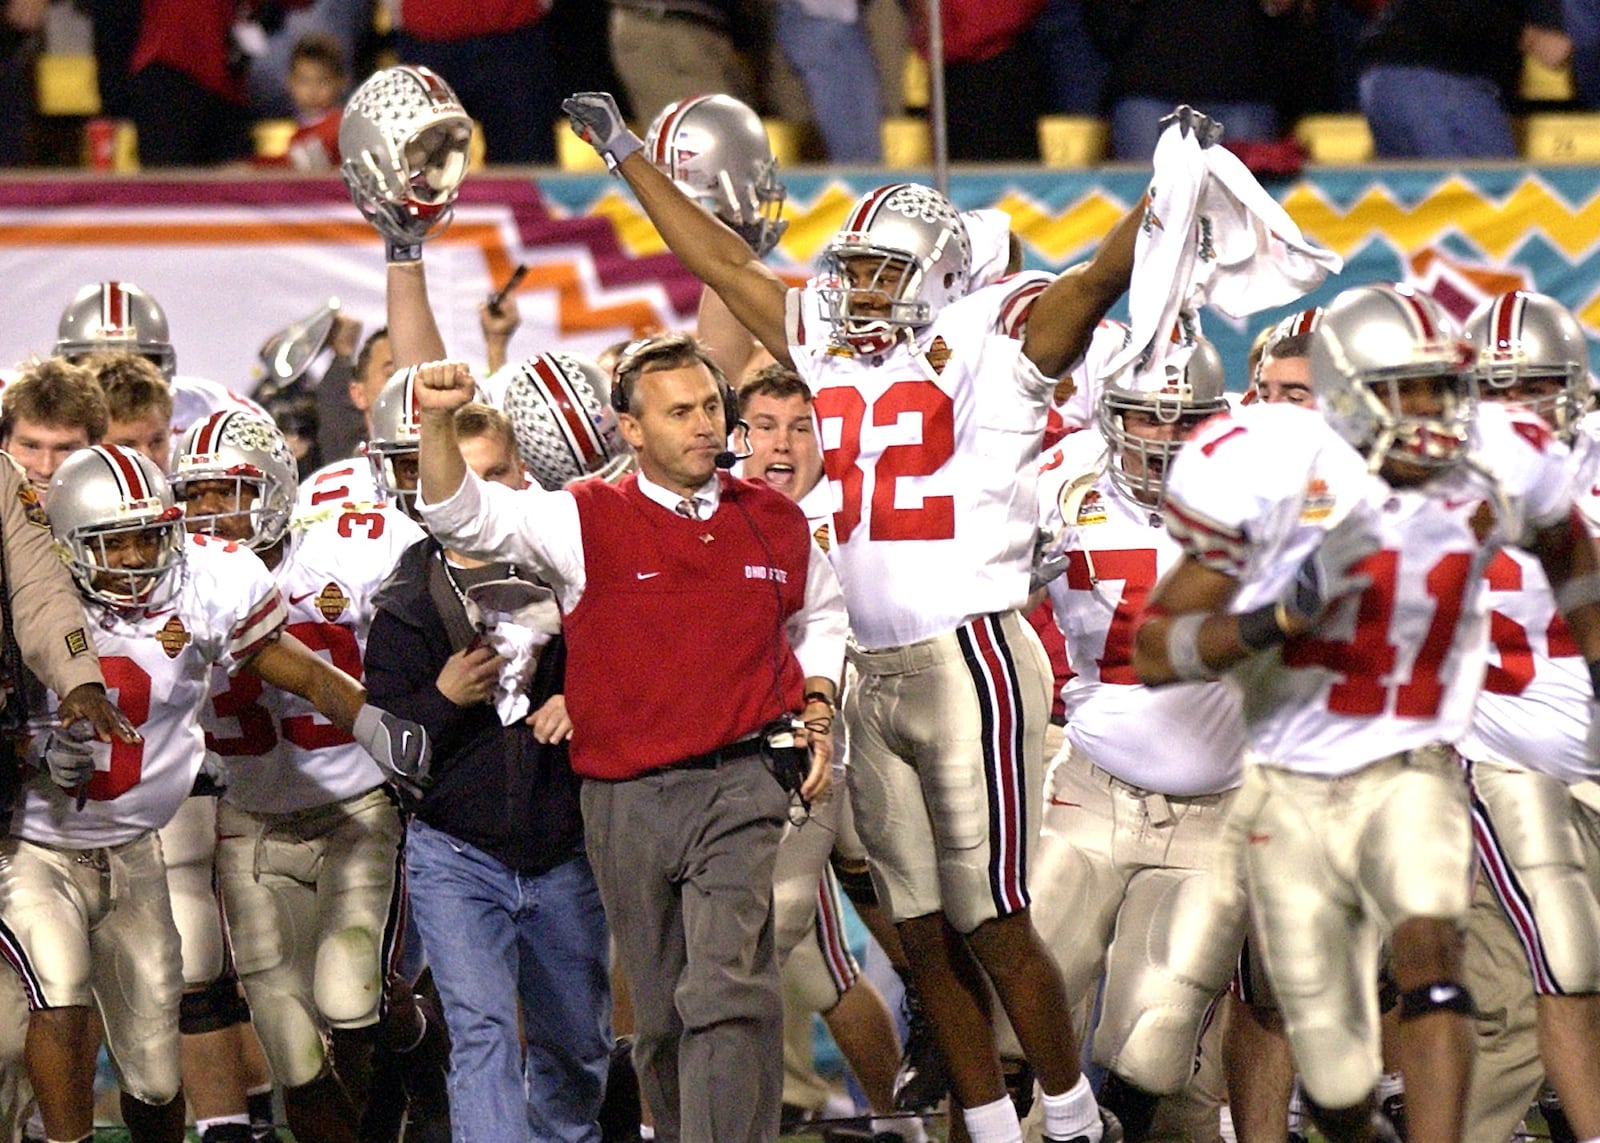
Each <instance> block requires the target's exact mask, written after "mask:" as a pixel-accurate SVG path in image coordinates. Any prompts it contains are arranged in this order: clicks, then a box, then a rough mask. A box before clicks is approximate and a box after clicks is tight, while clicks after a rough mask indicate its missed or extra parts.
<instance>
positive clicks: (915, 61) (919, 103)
mask: <svg viewBox="0 0 1600 1143" xmlns="http://www.w3.org/2000/svg"><path fill="white" fill-rule="evenodd" d="M900 98H901V99H903V100H905V105H906V107H907V109H908V110H912V111H916V110H919V109H921V108H924V107H926V106H928V61H927V60H925V59H923V58H922V57H921V56H920V55H918V54H917V53H916V52H915V51H913V50H911V49H909V48H908V49H906V62H905V66H904V67H902V68H901V69H900Z"/></svg>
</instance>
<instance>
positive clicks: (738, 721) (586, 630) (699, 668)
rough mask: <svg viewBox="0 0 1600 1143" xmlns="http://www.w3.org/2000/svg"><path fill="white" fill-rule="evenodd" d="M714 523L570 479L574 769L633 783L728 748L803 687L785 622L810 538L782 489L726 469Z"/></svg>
mask: <svg viewBox="0 0 1600 1143" xmlns="http://www.w3.org/2000/svg"><path fill="white" fill-rule="evenodd" d="M721 480H722V499H721V502H720V503H719V505H718V507H717V511H716V514H715V515H714V516H712V518H711V519H709V520H687V519H684V518H683V517H681V516H677V515H674V514H673V513H672V512H669V511H667V510H666V509H665V508H663V507H661V505H659V504H656V503H654V502H653V501H651V500H650V499H649V498H648V497H646V496H645V495H644V493H642V492H640V491H639V485H638V481H637V480H636V479H635V478H634V477H631V476H630V477H628V478H627V479H626V480H624V481H622V483H621V484H619V485H615V486H613V485H609V484H606V483H604V482H602V481H599V480H584V481H579V482H578V483H577V484H574V485H572V486H571V489H570V491H571V492H572V495H573V498H574V499H576V500H577V502H578V519H579V521H580V522H581V524H582V529H583V563H584V572H585V577H586V581H587V582H586V585H585V587H584V590H583V596H582V598H581V599H579V601H578V605H577V607H575V608H573V609H572V612H571V614H569V615H567V616H566V618H565V621H564V625H563V630H564V632H565V634H566V639H567V680H566V696H567V708H568V710H569V711H570V713H571V715H572V724H573V727H574V731H573V735H572V768H573V770H574V771H576V772H577V773H578V774H581V775H583V776H584V777H586V778H606V779H622V778H633V777H637V776H638V775H640V774H642V773H645V772H646V771H648V770H654V769H657V768H658V767H661V766H667V765H670V764H672V763H674V762H680V761H682V760H683V759H685V758H690V757H693V756H694V755H696V754H704V753H706V752H707V751H711V750H715V749H717V748H718V747H722V746H727V745H728V744H729V743H732V742H737V741H738V740H739V739H741V738H744V737H747V736H748V735H750V734H752V733H754V732H755V731H757V730H759V729H760V728H761V727H762V726H763V725H764V724H765V723H766V722H768V721H769V720H771V719H773V718H776V717H777V716H778V715H780V714H782V713H784V712H785V711H791V710H798V709H799V708H800V704H801V700H802V691H803V690H804V689H805V686H804V684H805V680H804V678H803V676H802V674H801V670H800V664H799V662H798V661H797V660H796V659H795V657H794V652H793V651H792V650H791V649H790V647H789V640H788V635H787V632H786V630H785V624H786V623H787V621H788V619H789V616H791V615H793V614H794V613H795V612H796V611H798V610H799V609H800V607H801V605H802V604H803V602H804V600H805V590H806V568H807V566H808V564H809V562H810V558H811V533H810V531H809V530H808V529H807V526H806V519H805V516H804V515H803V514H802V513H801V511H800V509H799V508H798V507H797V506H796V505H795V504H794V503H793V502H792V501H791V500H789V498H788V497H786V496H784V495H783V494H781V493H779V492H774V491H773V490H772V489H770V488H768V487H766V486H765V485H762V484H754V483H751V482H749V481H744V480H737V479H734V478H733V477H730V476H727V475H723V476H722V477H721Z"/></svg>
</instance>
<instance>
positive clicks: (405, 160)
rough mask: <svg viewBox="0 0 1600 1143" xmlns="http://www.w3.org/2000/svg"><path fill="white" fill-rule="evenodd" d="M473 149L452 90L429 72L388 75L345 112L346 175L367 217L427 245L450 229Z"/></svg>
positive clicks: (410, 69)
mask: <svg viewBox="0 0 1600 1143" xmlns="http://www.w3.org/2000/svg"><path fill="white" fill-rule="evenodd" d="M471 142H472V120H471V119H470V118H468V116H467V113H466V111H465V110H464V109H463V108H462V106H461V101H460V100H459V99H457V98H456V93H455V92H454V91H453V90H451V87H450V85H449V84H448V83H446V82H445V81H444V80H443V79H441V78H439V76H438V75H437V74H435V73H434V72H433V71H431V70H429V69H428V68H425V67H414V66H410V65H401V66H398V67H389V68H384V69H383V70H381V71H378V72H374V73H373V74H372V75H371V76H369V77H368V79H367V81H366V82H365V83H363V84H362V85H361V86H360V87H358V88H356V90H355V92H354V93H353V94H352V95H351V96H350V99H349V101H348V102H347V103H346V104H345V108H344V117H343V118H342V119H341V120H340V122H339V153H340V154H342V155H343V156H344V162H343V164H342V165H341V166H340V168H339V173H340V174H341V175H343V176H344V182H345V186H347V187H349V188H350V197H351V199H352V200H354V202H355V204H356V206H357V208H358V209H359V210H360V211H361V213H362V214H364V215H365V216H366V217H367V218H369V219H373V220H374V221H375V222H376V221H379V216H381V223H380V225H386V226H387V227H388V228H389V229H392V230H395V231H397V232H400V233H404V234H406V235H408V236H409V237H410V238H412V239H414V240H415V241H418V242H420V241H422V240H423V239H424V238H427V237H429V236H431V235H433V234H437V233H440V232H442V231H443V230H444V228H445V227H446V226H448V225H449V222H450V214H451V212H452V211H453V210H454V204H455V200H456V195H457V193H458V192H459V191H460V189H461V180H462V179H463V178H465V177H466V173H467V152H468V148H469V145H470V144H471ZM386 233H387V231H386Z"/></svg>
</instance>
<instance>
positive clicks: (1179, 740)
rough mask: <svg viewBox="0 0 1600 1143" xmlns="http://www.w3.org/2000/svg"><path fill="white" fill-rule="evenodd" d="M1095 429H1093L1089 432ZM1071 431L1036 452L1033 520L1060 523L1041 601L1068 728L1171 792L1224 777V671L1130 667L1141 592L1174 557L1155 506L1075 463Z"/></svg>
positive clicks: (1228, 760) (1073, 736)
mask: <svg viewBox="0 0 1600 1143" xmlns="http://www.w3.org/2000/svg"><path fill="white" fill-rule="evenodd" d="M1094 436H1098V434H1094ZM1090 438H1091V434H1088V433H1081V434H1077V435H1076V436H1072V437H1068V438H1067V439H1066V440H1065V441H1063V442H1062V443H1061V444H1059V445H1057V446H1056V447H1055V448H1053V449H1051V450H1050V451H1049V452H1047V453H1045V455H1044V458H1043V460H1042V461H1041V464H1040V475H1039V524H1040V527H1041V528H1042V529H1044V531H1045V533H1046V534H1047V535H1057V534H1059V537H1060V538H1059V540H1058V541H1056V543H1055V544H1053V545H1052V550H1051V551H1050V552H1049V553H1048V554H1050V555H1059V554H1064V555H1065V556H1066V558H1067V570H1066V571H1065V572H1063V573H1062V574H1061V575H1059V576H1057V577H1056V578H1055V579H1053V580H1051V581H1050V584H1049V588H1048V590H1049V593H1050V605H1051V610H1052V612H1053V613H1054V615H1055V621H1056V626H1057V627H1059V628H1060V629H1061V633H1062V635H1063V637H1064V638H1065V640H1066V645H1067V660H1068V663H1069V664H1070V666H1071V667H1072V671H1073V674H1072V676H1071V677H1070V678H1069V679H1068V680H1067V682H1066V684H1065V685H1064V686H1063V687H1062V688H1061V697H1062V701H1063V703H1064V705H1065V708H1066V715H1067V731H1066V733H1067V739H1068V740H1069V741H1070V742H1071V743H1072V744H1073V745H1074V746H1076V747H1078V748H1079V749H1080V750H1082V751H1083V752H1084V753H1085V754H1086V755H1087V756H1088V757H1089V759H1090V760H1092V761H1093V762H1094V764H1095V765H1097V766H1099V767H1100V768H1101V769H1102V770H1105V771H1107V772H1108V773H1111V774H1114V775H1115V776H1116V777H1118V778H1121V779H1122V780H1123V781H1124V782H1128V783H1130V784H1132V785H1135V786H1140V787H1143V788H1144V789H1147V790H1157V791H1160V792H1161V793H1163V794H1171V795H1174V796H1193V795H1198V794H1215V793H1218V792H1220V791H1222V790H1227V789H1231V788H1233V787H1234V786H1237V785H1238V784H1239V782H1240V779H1241V776H1242V773H1243V762H1242V760H1241V756H1242V754H1243V751H1244V745H1245V735H1244V719H1243V717H1242V716H1241V715H1240V713H1239V698H1238V695H1237V694H1236V693H1235V692H1234V690H1233V687H1232V685H1231V684H1230V683H1229V682H1226V681H1219V682H1209V683H1180V684H1177V685H1175V686H1168V687H1147V686H1145V685H1144V684H1142V683H1140V682H1139V680H1138V677H1137V676H1136V675H1135V674H1134V671H1133V638H1134V631H1135V629H1136V627H1137V625H1138V619H1139V615H1140V613H1141V612H1142V611H1143V610H1144V604H1145V597H1146V596H1148V595H1149V594H1150V590H1151V588H1153V587H1154V586H1155V584H1156V581H1157V580H1158V579H1159V578H1160V577H1161V576H1162V575H1164V574H1165V573H1166V571H1167V569H1168V568H1170V567H1171V566H1172V565H1173V564H1175V563H1177V562H1178V558H1179V556H1180V555H1181V552H1180V550H1179V548H1178V544H1177V541H1175V540H1173V539H1172V537H1170V536H1169V535H1168V534H1167V533H1166V530H1165V529H1164V528H1163V527H1162V526H1161V517H1160V515H1159V513H1157V512H1155V511H1154V510H1153V509H1151V508H1149V507H1148V506H1146V505H1143V504H1140V503H1139V502H1138V501H1136V500H1134V499H1133V498H1131V497H1129V496H1127V495H1126V494H1125V493H1123V492H1122V491H1120V490H1119V489H1118V488H1117V486H1116V484H1115V483H1114V482H1113V481H1112V480H1111V478H1110V476H1109V475H1107V473H1106V471H1105V466H1104V463H1100V464H1096V465H1094V466H1093V467H1091V468H1089V469H1088V470H1085V469H1084V468H1083V466H1082V465H1077V466H1074V465H1073V464H1072V463H1071V462H1070V459H1069V458H1071V456H1072V454H1073V453H1074V452H1076V453H1080V454H1081V453H1082V452H1084V451H1085V449H1084V446H1082V445H1080V444H1079V443H1078V442H1079V441H1080V440H1086V439H1090Z"/></svg>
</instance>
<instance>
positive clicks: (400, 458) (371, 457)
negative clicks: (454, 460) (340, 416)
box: [365, 365, 422, 513]
mask: <svg viewBox="0 0 1600 1143" xmlns="http://www.w3.org/2000/svg"><path fill="white" fill-rule="evenodd" d="M416 379H417V367H416V366H415V365H408V366H407V367H406V368H404V369H400V370H397V371H396V372H395V373H394V375H393V376H391V377H390V378H389V380H387V381H385V382H384V383H383V388H382V389H380V390H378V399H377V400H376V401H374V402H373V403H372V434H371V436H369V437H368V438H367V443H366V445H365V451H366V454H367V461H368V463H369V464H371V465H372V480H373V483H374V484H376V485H377V486H378V494H379V495H380V496H381V497H383V499H385V500H387V501H389V502H390V503H391V504H397V505H399V506H400V507H401V508H402V509H404V510H405V511H406V512H407V513H412V512H414V511H415V510H416V509H415V505H414V503H413V502H414V501H415V500H416V498H417V486H416V479H415V477H416V461H417V450H418V449H419V448H420V447H421V444H422V423H421V420H420V414H419V413H418V411H417V394H416ZM397 466H398V467H397Z"/></svg>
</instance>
